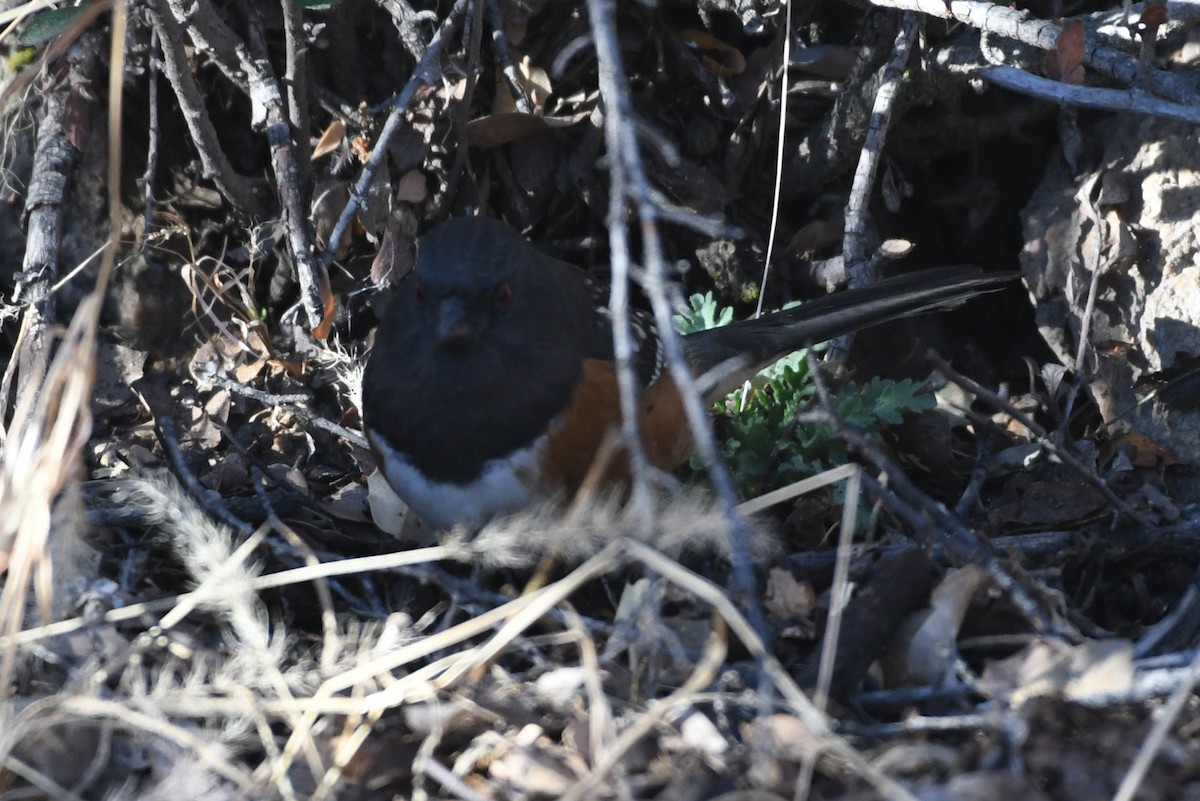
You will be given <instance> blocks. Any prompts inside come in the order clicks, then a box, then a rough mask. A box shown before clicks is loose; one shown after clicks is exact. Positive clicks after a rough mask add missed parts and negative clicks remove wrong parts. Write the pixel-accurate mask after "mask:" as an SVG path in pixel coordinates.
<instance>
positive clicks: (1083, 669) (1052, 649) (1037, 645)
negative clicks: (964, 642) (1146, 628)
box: [982, 639, 1133, 706]
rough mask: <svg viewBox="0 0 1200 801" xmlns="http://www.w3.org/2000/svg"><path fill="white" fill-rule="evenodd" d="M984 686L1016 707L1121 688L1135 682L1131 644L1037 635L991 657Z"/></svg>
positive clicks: (1095, 695)
mask: <svg viewBox="0 0 1200 801" xmlns="http://www.w3.org/2000/svg"><path fill="white" fill-rule="evenodd" d="M982 679H983V680H982V686H983V687H984V688H986V689H987V690H988V691H989V693H991V694H992V695H993V696H995V697H997V698H1001V699H1004V700H1005V701H1007V702H1008V703H1010V704H1013V705H1014V706H1018V705H1020V704H1023V703H1025V702H1026V701H1028V700H1029V699H1031V698H1037V697H1041V696H1055V697H1061V698H1066V699H1067V700H1070V701H1086V700H1088V699H1091V698H1099V697H1102V696H1105V695H1111V694H1113V693H1119V692H1123V691H1125V690H1128V688H1129V687H1130V686H1131V685H1132V684H1133V645H1132V644H1131V643H1129V642H1128V641H1126V640H1086V641H1084V642H1082V643H1080V644H1079V645H1075V646H1072V645H1068V644H1066V643H1063V642H1059V641H1057V640H1045V639H1039V640H1036V641H1035V642H1033V643H1031V644H1030V645H1029V646H1027V647H1026V648H1024V649H1022V650H1021V651H1020V652H1018V653H1016V654H1013V655H1012V656H1010V657H1009V658H1007V659H1003V660H999V661H996V662H991V663H989V664H988V666H987V667H986V668H985V669H984V671H983V677H982Z"/></svg>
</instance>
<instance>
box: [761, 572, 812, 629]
mask: <svg viewBox="0 0 1200 801" xmlns="http://www.w3.org/2000/svg"><path fill="white" fill-rule="evenodd" d="M816 605H817V594H816V592H814V591H813V588H812V584H810V583H808V582H807V581H797V580H796V577H795V576H794V575H792V573H791V571H788V570H783V569H781V568H777V567H773V568H771V571H770V574H769V575H768V577H767V592H766V597H765V598H764V599H763V606H764V607H765V608H766V610H767V612H768V613H769V614H770V615H771V616H772V617H776V618H779V619H780V620H789V621H792V620H808V619H810V618H811V617H812V613H813V609H814V608H815V607H816Z"/></svg>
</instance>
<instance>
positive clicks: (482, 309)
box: [406, 217, 533, 350]
mask: <svg viewBox="0 0 1200 801" xmlns="http://www.w3.org/2000/svg"><path fill="white" fill-rule="evenodd" d="M532 258H533V254H532V250H531V248H530V247H529V245H528V244H527V243H526V242H525V240H524V239H522V238H521V236H520V235H519V234H518V233H517V232H516V231H514V230H512V229H511V228H509V227H508V226H506V225H504V224H503V223H501V222H498V221H496V220H489V219H485V218H482V217H460V218H455V219H451V220H447V221H446V222H444V223H442V224H441V225H439V226H437V227H436V228H434V229H433V230H432V231H430V232H429V233H428V234H426V235H425V237H424V238H423V239H422V240H421V243H420V246H419V249H418V252H417V267H416V271H415V273H414V274H413V276H412V278H411V279H410V280H409V281H407V282H406V283H407V284H409V285H410V286H409V287H408V292H410V293H411V298H412V301H413V305H414V306H415V313H416V314H419V315H421V317H422V319H423V322H424V323H425V330H426V331H427V332H429V334H430V336H431V338H432V340H433V341H434V343H435V344H436V346H437V347H439V348H447V349H450V350H460V349H464V348H469V347H470V346H471V345H472V344H473V343H475V342H477V341H478V340H479V339H480V336H481V335H482V334H483V333H484V332H485V331H487V330H488V329H489V328H491V327H492V326H493V325H494V323H495V321H496V320H497V319H498V318H500V317H502V316H504V315H508V314H514V313H519V312H517V311H516V310H515V309H514V306H519V305H521V304H520V300H521V295H522V293H523V291H524V290H525V288H526V287H525V283H526V282H525V281H524V280H523V279H524V276H525V275H526V274H527V272H528V263H529V261H530V260H531V259H532Z"/></svg>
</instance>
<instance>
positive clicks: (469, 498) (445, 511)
mask: <svg viewBox="0 0 1200 801" xmlns="http://www.w3.org/2000/svg"><path fill="white" fill-rule="evenodd" d="M370 434H371V439H372V442H373V443H374V445H375V448H376V450H377V451H378V453H379V454H380V455H381V456H382V457H383V463H382V464H381V465H380V469H382V470H383V474H384V476H386V477H387V480H388V483H389V484H391V485H392V489H394V490H395V491H396V494H397V495H399V496H400V498H401V499H402V500H403V501H404V502H405V503H407V504H408V505H409V507H411V508H412V510H413V511H414V512H416V513H417V516H418V517H420V518H421V519H422V520H424V521H425V522H426V523H429V524H430V525H432V526H434V527H435V528H451V527H453V526H455V525H463V526H466V527H467V529H469V530H471V531H478V530H479V529H481V528H483V526H484V525H486V524H487V523H488V521H490V520H492V519H493V518H496V517H501V516H503V515H507V514H512V513H513V512H517V511H519V510H521V509H524V508H525V507H527V506H530V505H532V504H533V503H534V502H535V501H537V500H538V498H539V495H538V494H537V492H536V491H535V490H536V478H535V477H536V476H537V474H538V462H539V460H540V458H541V453H542V450H543V449H544V447H545V443H546V439H547V438H546V437H545V436H543V437H540V438H539V439H537V440H535V441H534V442H533V444H531V445H529V446H528V447H525V448H522V449H521V450H519V451H516V452H514V453H512V454H510V455H508V456H506V457H504V458H502V459H492V460H491V461H489V462H488V463H487V464H485V465H484V468H483V472H482V473H480V474H479V476H478V477H477V478H476V479H475V480H474V481H472V482H470V483H468V484H454V483H452V482H441V481H432V480H430V479H428V478H426V477H425V476H424V475H423V474H422V473H421V472H420V471H419V470H417V468H416V467H414V466H413V464H412V462H410V461H409V459H408V458H407V457H406V456H405V455H404V454H402V453H400V452H399V451H396V450H393V449H392V448H390V447H388V445H387V442H386V441H385V440H384V438H383V437H382V436H380V435H379V434H378V433H376V432H375V431H371V432H370Z"/></svg>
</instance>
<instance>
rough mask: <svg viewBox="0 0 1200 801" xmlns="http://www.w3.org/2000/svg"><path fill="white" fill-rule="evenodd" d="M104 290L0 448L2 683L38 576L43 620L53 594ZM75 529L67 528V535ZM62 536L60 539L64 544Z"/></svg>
mask: <svg viewBox="0 0 1200 801" xmlns="http://www.w3.org/2000/svg"><path fill="white" fill-rule="evenodd" d="M101 300H102V296H101V294H100V292H99V291H97V292H93V294H92V295H90V296H89V297H88V298H86V299H85V300H84V302H83V303H82V304H80V307H79V310H78V311H77V312H76V313H75V317H74V318H73V319H72V321H71V326H70V328H69V329H68V330H67V333H66V335H65V337H64V338H63V341H62V343H61V344H60V346H59V349H58V353H57V354H56V355H55V357H54V361H53V362H52V363H51V365H50V369H49V371H48V372H47V374H46V378H45V381H44V382H43V383H42V384H41V385H40V386H36V385H26V386H24V387H22V388H21V390H20V395H19V399H18V402H17V408H16V414H15V417H14V420H13V424H12V427H11V428H10V430H9V432H8V436H7V437H6V439H5V441H4V448H3V453H2V454H0V544H2V547H3V548H4V550H5V552H6V556H5V558H6V559H7V563H8V564H7V568H8V581H6V582H5V584H4V590H3V592H2V593H0V632H2V633H3V635H4V636H5V637H8V638H10V639H9V646H8V647H7V648H5V650H4V653H3V655H2V656H0V686H3V687H7V686H8V684H9V680H10V678H11V676H12V667H13V659H14V656H15V646H14V644H13V642H12V640H11V637H12V636H13V635H14V634H16V632H18V631H20V629H21V627H22V625H23V624H24V621H25V598H26V594H27V592H28V589H29V586H30V583H31V582H36V592H37V599H38V606H39V609H40V611H41V617H42V619H43V621H47V620H48V619H49V617H50V604H51V600H52V586H51V581H52V572H51V561H50V558H49V553H48V551H47V549H48V547H49V546H50V543H49V536H50V524H51V513H52V511H53V508H54V505H55V502H56V500H57V499H58V497H59V495H60V493H61V492H62V491H63V489H64V488H65V487H66V486H67V485H68V483H69V482H70V481H71V479H72V478H73V476H74V474H75V469H76V466H77V465H78V463H79V457H80V454H81V452H82V450H83V446H84V443H85V442H86V441H87V437H88V434H89V432H90V431H91V424H92V418H91V412H90V410H89V409H88V403H89V401H90V399H91V392H92V383H93V379H94V374H95V352H96V351H95V346H96V321H97V319H98V318H99V312H100V304H101ZM71 534H72V532H70V531H68V530H67V529H65V528H64V529H63V531H62V537H63V538H66V537H69V536H71ZM69 544H70V543H68V542H63V541H60V542H59V543H57V545H61V546H66V545H69Z"/></svg>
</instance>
